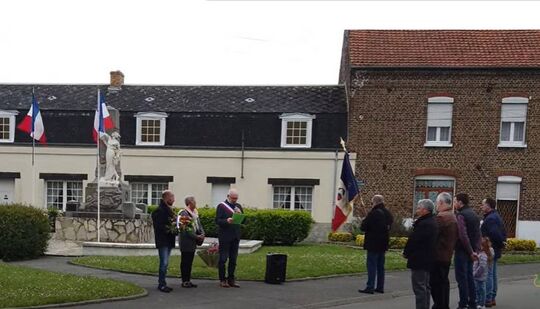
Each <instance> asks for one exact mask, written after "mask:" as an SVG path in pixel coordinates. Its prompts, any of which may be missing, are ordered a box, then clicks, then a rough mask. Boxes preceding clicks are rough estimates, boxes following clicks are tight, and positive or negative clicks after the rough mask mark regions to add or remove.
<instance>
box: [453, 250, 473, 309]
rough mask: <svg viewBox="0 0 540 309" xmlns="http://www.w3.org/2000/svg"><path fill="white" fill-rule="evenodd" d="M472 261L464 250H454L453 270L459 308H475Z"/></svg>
mask: <svg viewBox="0 0 540 309" xmlns="http://www.w3.org/2000/svg"><path fill="white" fill-rule="evenodd" d="M472 267H473V262H472V261H471V259H470V257H469V255H468V254H467V253H466V252H464V251H461V250H459V251H456V254H455V255H454V268H455V269H454V270H455V271H456V281H457V284H458V291H459V307H460V308H465V307H469V308H476V289H475V287H474V277H473V268H472Z"/></svg>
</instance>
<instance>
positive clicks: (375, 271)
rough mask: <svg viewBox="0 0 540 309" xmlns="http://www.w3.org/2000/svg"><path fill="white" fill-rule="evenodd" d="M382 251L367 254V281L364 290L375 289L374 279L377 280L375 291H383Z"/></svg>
mask: <svg viewBox="0 0 540 309" xmlns="http://www.w3.org/2000/svg"><path fill="white" fill-rule="evenodd" d="M384 260H385V258H384V251H383V252H375V251H368V253H367V271H368V281H367V284H366V288H367V289H369V290H373V289H374V288H375V278H377V290H381V291H382V290H384Z"/></svg>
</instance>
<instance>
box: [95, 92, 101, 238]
mask: <svg viewBox="0 0 540 309" xmlns="http://www.w3.org/2000/svg"><path fill="white" fill-rule="evenodd" d="M99 98H100V92H99V88H98V90H97V106H98V109H97V112H98V121H99V115H100V113H101V102H100V100H99ZM98 128H99V126H98ZM100 134H101V132H99V129H98V132H97V165H96V166H97V241H98V242H101V217H100V188H99V178H100V172H99V170H100V164H99V163H100V162H99V141H100V137H101V136H100Z"/></svg>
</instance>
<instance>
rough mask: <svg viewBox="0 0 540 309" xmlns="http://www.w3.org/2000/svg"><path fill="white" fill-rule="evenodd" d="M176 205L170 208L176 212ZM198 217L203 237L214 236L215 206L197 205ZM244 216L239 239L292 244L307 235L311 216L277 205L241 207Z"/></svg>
mask: <svg viewBox="0 0 540 309" xmlns="http://www.w3.org/2000/svg"><path fill="white" fill-rule="evenodd" d="M156 208H157V206H149V207H148V212H149V213H152V212H153V211H155V210H156ZM178 210H179V209H176V208H175V209H174V211H175V213H178ZM198 211H199V218H200V220H201V224H202V225H203V228H204V232H205V235H206V236H207V237H217V225H216V221H215V219H216V209H215V208H210V207H203V208H198ZM244 214H245V215H246V219H245V221H244V223H243V224H242V225H241V227H240V229H241V232H242V238H243V239H257V240H262V241H263V242H264V244H265V245H273V244H283V245H292V244H294V243H296V242H300V241H302V240H304V239H306V237H307V236H308V235H309V231H310V230H311V225H312V224H313V219H311V214H310V213H308V212H303V211H289V210H281V209H253V208H244Z"/></svg>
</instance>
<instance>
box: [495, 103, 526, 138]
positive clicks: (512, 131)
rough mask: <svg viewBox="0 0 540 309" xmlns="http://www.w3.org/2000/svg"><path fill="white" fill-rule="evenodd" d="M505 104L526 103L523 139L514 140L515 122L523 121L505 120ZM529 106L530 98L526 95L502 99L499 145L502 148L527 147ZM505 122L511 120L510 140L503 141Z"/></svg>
mask: <svg viewBox="0 0 540 309" xmlns="http://www.w3.org/2000/svg"><path fill="white" fill-rule="evenodd" d="M505 104H521V105H525V116H524V118H523V141H514V129H515V123H516V122H521V121H504V119H503V115H502V113H503V106H504V105H505ZM528 107H529V99H528V98H525V97H506V98H503V99H502V104H501V123H500V126H499V145H498V147H500V148H527V144H526V143H525V141H526V139H527V135H526V133H527V109H528ZM503 122H509V123H510V141H503V140H502V127H503Z"/></svg>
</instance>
